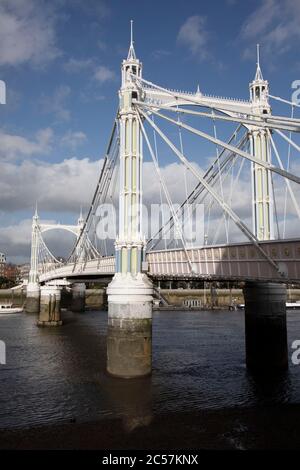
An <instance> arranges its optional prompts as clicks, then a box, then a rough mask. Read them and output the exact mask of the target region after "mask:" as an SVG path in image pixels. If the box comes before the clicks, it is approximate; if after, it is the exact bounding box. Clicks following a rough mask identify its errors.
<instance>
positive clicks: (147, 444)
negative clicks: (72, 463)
mask: <svg viewBox="0 0 300 470" xmlns="http://www.w3.org/2000/svg"><path fill="white" fill-rule="evenodd" d="M299 420H300V405H279V406H271V407H261V408H250V409H249V408H248V409H243V408H241V409H224V410H204V411H200V412H199V411H198V412H189V413H188V412H186V413H185V412H178V413H169V414H163V415H158V416H154V417H152V416H151V415H149V416H142V417H138V416H136V417H131V418H130V417H127V418H124V419H112V420H101V421H97V422H91V423H76V422H73V423H68V424H62V425H55V426H43V427H37V428H32V429H17V430H0V448H1V449H108V450H113V449H146V450H147V449H155V450H156V449H299V448H300V433H299V431H298V429H299Z"/></svg>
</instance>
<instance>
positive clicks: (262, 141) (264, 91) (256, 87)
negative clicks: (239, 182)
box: [249, 45, 274, 240]
mask: <svg viewBox="0 0 300 470" xmlns="http://www.w3.org/2000/svg"><path fill="white" fill-rule="evenodd" d="M249 88H250V100H251V102H252V113H253V115H257V116H262V115H265V114H270V113H271V107H270V104H269V99H268V94H269V83H268V81H267V80H264V79H263V75H262V72H261V68H260V60H259V45H258V46H257V67H256V74H255V77H254V80H253V81H252V82H251V83H250V85H249ZM249 137H250V148H251V153H252V155H253V156H254V157H256V158H258V159H260V160H263V161H265V162H268V163H271V151H270V138H269V135H268V131H267V129H261V128H259V127H256V126H253V127H252V128H251V130H250V133H249ZM252 220H253V233H254V234H255V235H256V237H257V238H258V240H273V239H274V203H273V193H272V180H271V172H270V171H269V170H267V169H266V168H263V167H262V166H259V165H258V164H257V163H252Z"/></svg>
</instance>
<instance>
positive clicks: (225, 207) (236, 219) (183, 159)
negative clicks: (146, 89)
mask: <svg viewBox="0 0 300 470" xmlns="http://www.w3.org/2000/svg"><path fill="white" fill-rule="evenodd" d="M140 113H141V114H142V116H143V117H144V118H145V119H146V120H147V122H148V123H149V124H150V125H151V126H152V127H153V128H154V129H155V130H156V132H157V133H158V134H159V135H160V136H161V138H162V139H163V140H164V141H165V142H166V144H167V145H168V146H169V147H170V148H171V150H172V151H173V152H174V153H175V155H176V156H177V157H178V158H179V160H180V161H181V162H182V163H183V164H184V165H186V166H187V167H188V168H189V170H190V171H191V172H192V173H193V174H194V176H195V177H196V178H197V179H198V180H199V181H200V182H201V183H202V184H203V186H204V187H205V189H206V190H207V191H208V192H209V193H210V194H211V196H212V197H213V198H214V199H215V200H216V202H217V203H218V204H219V205H220V206H221V207H222V209H223V210H224V211H225V212H226V213H227V214H228V216H229V217H230V218H231V219H232V220H233V221H234V222H235V224H236V225H237V226H238V227H239V229H240V230H241V231H242V233H243V234H244V235H245V236H246V237H247V238H248V240H250V241H251V242H252V243H253V244H254V245H255V246H256V248H257V249H258V250H259V251H260V253H261V254H262V256H263V257H264V258H265V259H267V260H268V262H269V263H270V264H271V265H272V266H273V267H274V268H275V269H276V270H277V271H278V270H279V268H278V266H277V264H276V263H275V262H274V261H273V260H272V258H270V257H269V255H268V254H267V253H266V252H265V251H264V249H263V248H262V247H261V246H260V244H259V240H258V239H257V238H256V236H255V235H254V234H253V233H252V232H251V231H250V230H249V229H248V227H247V226H246V225H245V224H244V222H242V221H241V219H240V218H239V217H238V215H237V214H236V213H235V212H234V211H233V210H232V209H231V208H230V207H229V206H228V205H227V204H226V203H225V202H224V201H222V199H221V198H220V197H219V195H218V194H217V193H216V192H215V190H214V189H213V188H212V187H211V186H210V184H208V183H207V181H205V179H204V178H203V176H201V174H200V173H199V172H198V171H197V170H196V169H195V168H194V167H193V165H191V164H190V163H189V161H188V160H187V159H186V157H185V156H184V155H182V153H181V152H180V151H179V150H178V149H177V148H176V147H175V145H174V144H173V143H172V142H171V141H170V140H169V139H168V137H167V136H166V135H165V134H164V133H163V132H162V131H161V130H160V129H159V127H157V125H156V124H155V123H153V122H152V121H151V119H149V117H148V116H147V114H146V113H144V111H142V110H141V109H140ZM175 122H176V121H175Z"/></svg>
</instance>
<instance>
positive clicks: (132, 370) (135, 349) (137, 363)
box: [107, 274, 153, 378]
mask: <svg viewBox="0 0 300 470" xmlns="http://www.w3.org/2000/svg"><path fill="white" fill-rule="evenodd" d="M152 291H153V289H152V283H151V281H150V280H149V279H148V277H147V276H146V275H143V274H138V275H137V276H136V278H132V277H131V275H130V274H128V275H127V276H122V274H117V275H116V276H115V278H114V279H113V281H112V282H111V284H110V285H109V287H108V289H107V293H108V332H107V371H108V372H109V373H110V374H111V375H114V376H117V377H122V378H134V377H142V376H146V375H149V374H151V367H152Z"/></svg>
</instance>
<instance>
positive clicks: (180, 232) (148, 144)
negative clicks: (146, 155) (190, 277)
mask: <svg viewBox="0 0 300 470" xmlns="http://www.w3.org/2000/svg"><path fill="white" fill-rule="evenodd" d="M138 120H139V123H140V127H141V130H142V133H143V136H144V138H145V141H146V143H147V146H148V149H149V152H150V155H151V157H152V161H153V164H154V168H155V171H156V173H157V176H158V179H159V182H160V184H161V186H162V188H163V191H164V194H165V196H166V199H167V203H168V206H169V208H170V211H171V214H172V218H173V220H174V223H175V227H176V230H177V231H178V232H179V235H180V239H181V242H182V246H183V249H184V252H185V255H186V257H187V260H188V263H189V265H190V268H191V271H193V264H192V261H191V259H190V256H189V253H188V251H187V249H186V242H185V239H184V235H183V232H182V228H181V226H180V223H179V220H178V217H177V214H176V212H175V210H174V207H173V203H172V200H171V197H170V194H169V191H168V188H167V186H166V183H165V181H164V179H163V176H162V174H161V171H160V168H159V165H158V162H157V159H156V157H155V155H154V152H153V149H152V146H151V144H150V141H149V139H148V136H147V133H146V131H145V127H144V125H143V123H142V120H141V118H140V116H139V114H138Z"/></svg>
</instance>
